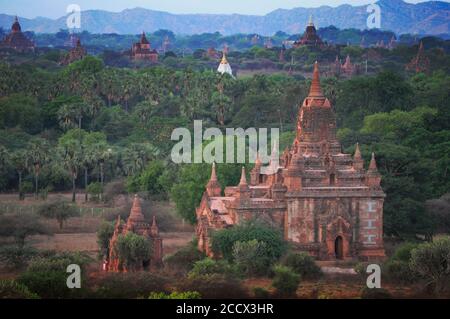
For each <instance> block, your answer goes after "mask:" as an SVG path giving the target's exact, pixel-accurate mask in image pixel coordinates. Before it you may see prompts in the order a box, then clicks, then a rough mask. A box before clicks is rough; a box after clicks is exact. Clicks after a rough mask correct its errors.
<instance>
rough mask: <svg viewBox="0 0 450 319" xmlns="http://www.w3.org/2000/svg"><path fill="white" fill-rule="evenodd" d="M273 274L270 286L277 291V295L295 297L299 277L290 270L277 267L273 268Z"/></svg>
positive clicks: (284, 267)
mask: <svg viewBox="0 0 450 319" xmlns="http://www.w3.org/2000/svg"><path fill="white" fill-rule="evenodd" d="M273 272H274V274H275V276H274V278H273V281H272V286H273V287H274V288H275V289H276V290H277V294H278V295H279V296H283V297H292V296H295V293H296V291H297V288H298V285H299V284H300V278H301V277H300V275H299V274H297V273H295V272H294V271H293V270H292V269H291V268H289V267H286V266H281V265H277V266H275V267H274V268H273Z"/></svg>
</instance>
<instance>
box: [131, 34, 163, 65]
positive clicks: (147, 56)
mask: <svg viewBox="0 0 450 319" xmlns="http://www.w3.org/2000/svg"><path fill="white" fill-rule="evenodd" d="M131 59H133V60H147V61H150V62H158V52H157V51H156V50H155V49H152V48H151V45H150V42H149V41H148V40H147V37H146V36H145V32H142V35H141V39H140V41H139V42H136V43H134V44H133V47H132V48H131Z"/></svg>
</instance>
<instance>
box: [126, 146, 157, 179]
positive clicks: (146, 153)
mask: <svg viewBox="0 0 450 319" xmlns="http://www.w3.org/2000/svg"><path fill="white" fill-rule="evenodd" d="M158 153H159V150H158V149H157V148H156V147H154V146H153V145H151V144H150V143H134V144H131V146H130V147H129V148H127V149H125V150H124V153H123V156H122V162H123V167H124V170H125V174H127V175H128V176H131V175H135V174H138V173H140V172H141V171H142V170H143V169H144V168H145V167H146V166H147V164H148V162H149V161H150V160H151V159H153V158H155V157H156V156H157V154H158Z"/></svg>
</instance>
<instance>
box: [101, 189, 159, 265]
mask: <svg viewBox="0 0 450 319" xmlns="http://www.w3.org/2000/svg"><path fill="white" fill-rule="evenodd" d="M130 232H131V233H135V234H137V235H140V236H143V237H145V238H147V239H148V240H150V241H151V243H152V246H153V247H152V256H151V259H150V260H142V261H141V262H140V263H139V264H137V265H133V266H130V265H126V264H125V263H124V261H123V260H121V259H120V257H119V256H118V255H117V251H116V244H117V241H118V239H119V236H121V235H126V234H127V233H130ZM162 243H163V242H162V238H161V237H160V235H159V228H158V225H157V223H156V217H155V216H153V221H152V224H151V225H150V224H149V223H147V222H146V221H145V217H144V214H142V208H141V201H140V199H139V197H138V196H137V195H135V197H134V199H133V205H132V207H131V212H130V216H129V217H128V220H127V222H126V224H123V223H122V221H121V219H120V215H119V216H118V217H117V221H116V224H115V226H114V233H113V236H112V237H111V240H110V244H109V247H110V248H109V252H108V260H107V262H106V266H105V270H108V271H114V272H120V271H125V272H126V271H138V270H145V269H154V268H158V267H160V266H161V265H162V256H163V246H162Z"/></svg>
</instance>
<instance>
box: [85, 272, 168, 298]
mask: <svg viewBox="0 0 450 319" xmlns="http://www.w3.org/2000/svg"><path fill="white" fill-rule="evenodd" d="M169 284H170V279H169V278H167V277H163V276H161V275H158V274H153V273H149V272H144V271H141V272H135V273H109V274H105V275H104V276H101V277H99V278H96V279H94V280H93V281H92V282H90V286H91V289H92V290H93V297H95V298H102V299H136V298H145V296H149V295H150V294H151V293H152V292H163V293H168V292H169V291H168V289H167V288H166V287H167V286H168V285H169Z"/></svg>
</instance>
